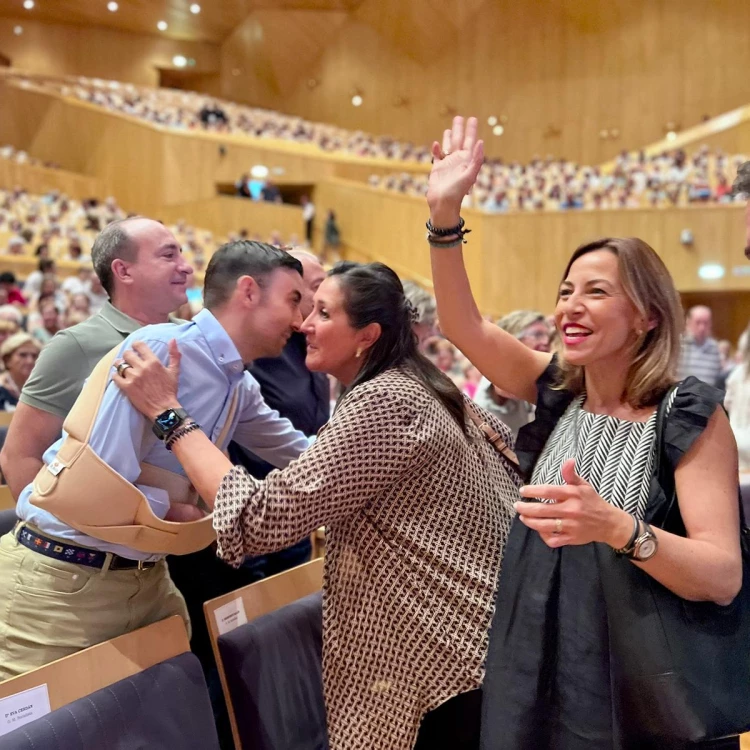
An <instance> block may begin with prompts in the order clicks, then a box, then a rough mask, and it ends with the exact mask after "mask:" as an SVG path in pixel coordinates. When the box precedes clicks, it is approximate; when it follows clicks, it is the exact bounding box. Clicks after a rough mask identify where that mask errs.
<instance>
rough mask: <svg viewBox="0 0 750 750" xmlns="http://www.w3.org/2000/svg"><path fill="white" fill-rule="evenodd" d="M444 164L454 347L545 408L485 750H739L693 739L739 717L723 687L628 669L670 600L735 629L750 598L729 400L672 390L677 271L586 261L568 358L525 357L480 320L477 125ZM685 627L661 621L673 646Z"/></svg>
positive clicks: (446, 150)
mask: <svg viewBox="0 0 750 750" xmlns="http://www.w3.org/2000/svg"><path fill="white" fill-rule="evenodd" d="M432 152H433V157H434V159H433V168H432V173H431V175H430V179H429V188H428V192H427V202H428V205H429V209H430V222H429V224H428V232H429V236H428V240H429V242H430V245H431V248H432V250H431V254H432V270H433V280H434V284H435V295H436V298H437V303H438V314H439V318H440V326H441V329H442V331H443V333H444V334H445V336H446V337H447V338H448V339H449V340H450V341H452V342H453V343H454V344H455V345H456V346H457V347H458V349H460V350H461V351H462V352H463V353H464V354H465V355H466V356H467V357H468V358H469V359H470V360H471V361H472V362H473V363H474V364H475V365H476V366H477V367H478V368H479V370H480V371H481V372H482V373H483V374H484V375H485V376H486V377H487V378H488V379H489V380H490V381H491V382H492V383H493V384H494V385H496V386H497V387H499V388H501V389H503V390H504V391H507V392H509V393H512V394H514V395H515V396H517V397H519V398H522V399H525V400H527V401H529V402H532V403H535V404H536V420H535V421H534V422H533V423H532V424H530V425H528V426H526V427H523V428H522V429H521V431H520V434H519V437H518V441H517V445H516V449H517V454H518V457H519V460H520V463H521V467H522V469H524V470H525V472H526V475H527V479H528V480H529V481H530V485H529V486H526V487H523V488H522V490H521V495H522V496H523V501H522V502H519V503H518V505H517V510H518V517H517V518H516V520H515V521H514V524H513V527H512V530H511V533H510V536H509V539H508V544H507V547H506V556H505V560H504V563H503V572H502V576H501V579H500V585H499V591H498V599H497V606H496V614H495V618H494V621H493V626H492V631H491V635H490V649H489V656H488V662H487V676H486V679H485V687H484V699H483V700H484V703H483V728H482V747H483V748H484V750H553V749H554V750H612V749H613V748H618V749H619V748H639V750H640V749H641V748H657V747H659V748H661V747H670V748H672V747H697V746H698V745H695V744H692V743H693V742H694V741H695V740H701V741H702V742H701V744H700V746H701V747H738V746H739V745H738V740H737V738H736V737H734V738H730V739H724V740H718V741H709V740H712V739H713V737H715V736H716V735H712V734H711V727H708V728H706V727H705V726H703V725H702V724H701V722H700V721H697V720H695V721H693V720H694V718H695V716H697V715H698V714H700V713H701V710H702V709H704V708H705V709H706V711H707V712H710V709H712V708H714V706H712V705H704V704H710V703H711V701H714V702H716V703H717V704H718V705H716V706H715V708H716V711H715V712H714V715H721V714H722V712H723V711H724V709H727V711H728V708H729V707H728V706H727V705H724V704H723V703H722V701H725V700H729V699H727V698H725V696H722V695H712V694H711V691H712V690H714V689H715V687H716V686H715V685H714V684H710V685H709V683H710V679H709V676H708V675H707V676H706V686H705V690H704V692H703V693H701V692H700V691H701V689H702V687H703V686H696V685H689V686H687V688H686V686H685V684H684V683H682V682H680V681H679V680H680V676H679V675H676V674H673V673H671V672H669V673H665V674H660V675H659V678H658V679H657V678H653V677H652V678H651V681H650V682H649V681H648V680H644V681H643V682H642V683H640V684H639V685H638V687H637V688H634V687H633V680H632V679H631V677H632V675H631V673H630V672H629V671H628V670H629V669H630V666H629V665H630V664H631V663H632V662H634V661H638V660H639V659H641V661H644V660H645V661H648V658H649V654H650V653H651V652H652V649H654V648H655V647H656V646H658V645H659V644H658V643H657V644H655V643H654V642H653V640H651V639H645V641H644V642H637V641H636V642H630V641H628V640H627V638H623V636H622V633H623V632H624V631H623V628H624V629H625V631H627V629H628V628H631V631H629V632H638V631H637V627H636V626H638V625H639V624H641V621H640V620H639V617H641V615H642V613H641V612H640V611H639V610H640V608H641V605H642V606H643V607H646V608H647V607H649V606H651V599H652V597H654V596H656V594H654V593H653V592H654V591H656V590H657V589H658V592H657V593H658V594H659V596H660V597H663V596H664V595H666V596H667V597H671V599H674V600H676V601H678V602H682V603H684V604H685V605H686V606H687V605H688V603H690V602H701V603H707V602H708V603H714V604H713V605H708V604H702V605H701V606H702V607H709V609H707V610H706V609H701V610H699V611H700V612H702V613H703V614H702V615H701V616H703V617H721V616H722V614H721V612H722V610H721V608H720V607H718V606H716V605H728V604H730V603H731V602H733V600H735V597H737V594H738V592H740V591H741V588H742V580H743V562H742V553H741V539H740V528H739V509H738V496H737V483H738V473H737V446H736V444H735V441H734V438H733V436H732V431H731V429H730V426H729V422H728V420H727V417H726V414H725V413H724V411H723V409H722V408H721V399H722V395H721V393H720V392H719V391H718V390H716V389H714V388H712V387H709V386H707V385H705V384H703V383H701V382H700V381H698V380H696V379H695V378H688V379H686V380H685V381H683V382H682V383H680V384H679V386H678V387H677V388H676V390H675V389H674V388H673V386H674V384H675V383H676V377H675V372H676V364H677V360H678V355H679V347H680V326H681V321H682V312H681V308H680V303H679V298H678V295H677V292H676V290H675V287H674V284H673V282H672V279H671V277H670V275H669V272H668V271H667V269H666V267H665V266H664V264H663V262H662V261H661V260H660V258H659V257H658V256H657V255H656V253H655V252H654V251H653V250H652V249H651V248H650V247H649V246H648V245H647V244H646V243H645V242H643V241H641V240H638V239H633V238H630V239H617V238H605V239H602V240H598V241H596V242H592V243H589V244H587V245H584V246H582V247H579V248H578V249H577V250H576V251H575V252H574V253H573V255H572V257H571V258H570V260H569V261H568V263H567V266H566V267H565V269H564V271H563V274H562V278H561V282H560V286H559V290H558V297H557V307H556V310H555V322H556V326H557V329H558V331H559V333H560V336H561V342H562V349H561V354H560V355H559V357H558V356H553V355H552V354H549V353H543V352H538V351H533V350H532V349H529V348H528V347H526V346H524V345H523V344H522V343H521V342H520V341H518V339H517V338H515V337H513V336H511V335H509V334H508V333H507V332H505V331H503V330H501V329H500V328H498V327H497V326H495V325H493V324H492V323H490V322H488V321H486V320H485V319H484V318H483V317H482V315H481V314H480V312H479V310H478V308H477V305H476V303H475V301H474V298H473V296H472V292H471V288H470V285H469V280H468V277H467V273H466V270H465V267H464V262H463V257H462V249H461V248H462V245H463V240H464V236H465V234H466V233H467V231H468V229H467V228H466V227H465V226H464V222H463V220H462V219H461V217H460V210H461V202H462V199H463V197H464V196H465V195H466V194H467V193H468V192H469V191H470V190H471V187H472V185H473V184H474V181H475V179H476V177H477V174H478V172H479V169H480V167H481V165H482V161H483V145H482V142H481V141H480V140H477V121H476V119H474V118H470V119H469V120H468V121H466V122H465V121H464V119H463V118H461V117H456V118H455V120H454V121H453V127H452V129H450V130H446V131H445V134H444V137H443V141H442V145H440V144H438V143H435V144H434V145H433V150H432ZM467 251H468V252H471V242H470V239H469V240H468V244H467ZM667 394H669V399H668V401H666V402H664V399H665V396H666V395H667ZM662 403H663V408H662V409H660V410H659V407H660V405H662ZM657 410H659V413H658V414H657ZM657 435H658V436H659V437H657ZM670 484H671V486H672V491H670V487H669V485H670ZM674 489H676V497H677V503H676V504H673V505H670V504H669V499H670V498H671V497H673V496H674V494H673V490H674ZM661 587H664V588H665V589H666V590H667V591H666V592H664V590H663V589H662V588H661ZM743 591H744V590H743ZM669 592H671V593H669ZM625 599H627V601H628V602H629V603H630V604H631V605H632V606H631V607H630V609H628V608H627V607H623V606H622V603H623V601H624V600H625ZM739 600H744V593H743V596H742V597H738V601H739ZM679 606H680V607H682V605H679ZM729 610H732V608H731V607H730V608H729ZM677 611H678V612H679V611H682V609H678V610H677ZM686 611H689V612H692V611H693V610H687V609H686ZM681 627H682V625H681V623H675V622H673V621H671V620H665V621H664V622H663V628H664V632H666V633H667V637H668V638H669V636H670V635H672V634H673V633H674V632H677V631H678V630H679V628H681ZM633 628H635V630H632V629H633ZM680 632H681V631H680ZM708 637H711V636H710V634H709V636H708ZM717 654H719V656H720V657H724V658H726V657H727V656H728V655H727V654H726V653H723V652H722V651H721V647H720V646H719V648H718V650H717ZM697 655H698V654H696V656H697ZM738 658H739V659H742V656H741V655H738ZM741 668H743V669H744V668H745V667H744V665H741ZM653 671H656V672H658V671H659V669H658V667H657V665H656V664H654V666H653ZM659 680H661V681H659ZM737 689H740V688H739V687H738V688H737ZM742 690H743V691H744V687H743V688H742ZM629 691H630V692H629ZM695 695H698V703H697V704H695V703H694V704H691V703H690V701H689V700H687V698H692V697H694V696H695ZM743 695H744V693H743ZM683 699H685V700H683ZM644 704H645V705H644ZM696 706H697V709H696V710H695V711H694V712H693V713H691V711H690V710H688V709H691V708H695V707H696ZM682 708H684V711H683V712H682V713H681V709H682ZM638 709H641V713H640V714H639V713H638ZM675 709H677V710H675ZM634 716H637V717H640V718H639V719H638V720H634V719H633V717H634ZM641 719H642V720H641ZM738 730H739V727H737V728H735V730H734V731H735V733H736V731H738ZM679 735H683V736H679Z"/></svg>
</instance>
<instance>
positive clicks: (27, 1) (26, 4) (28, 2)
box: [23, 0, 34, 10]
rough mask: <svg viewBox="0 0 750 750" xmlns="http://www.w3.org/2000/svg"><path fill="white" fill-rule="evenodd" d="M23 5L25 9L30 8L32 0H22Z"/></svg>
mask: <svg viewBox="0 0 750 750" xmlns="http://www.w3.org/2000/svg"><path fill="white" fill-rule="evenodd" d="M23 7H24V8H26V10H31V9H32V8H33V7H34V0H23Z"/></svg>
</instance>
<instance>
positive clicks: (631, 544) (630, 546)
mask: <svg viewBox="0 0 750 750" xmlns="http://www.w3.org/2000/svg"><path fill="white" fill-rule="evenodd" d="M632 518H633V533H632V534H631V535H630V540H629V541H628V543H627V544H626V545H625V546H624V547H620V549H616V550H615V554H616V555H629V554H632V552H633V550H635V542H636V539H638V532H639V531H640V525H639V523H638V519H637V518H636V517H635V516H632Z"/></svg>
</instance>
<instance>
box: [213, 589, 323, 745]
mask: <svg viewBox="0 0 750 750" xmlns="http://www.w3.org/2000/svg"><path fill="white" fill-rule="evenodd" d="M322 649H323V606H322V596H321V594H320V593H317V594H310V595H309V596H306V597H304V598H303V599H299V600H298V601H295V602H292V603H291V604H287V605H286V606H285V607H282V608H281V609H278V610H276V611H274V612H270V613H269V614H267V615H263V616H262V617H259V618H257V619H256V620H252V621H251V622H248V623H247V624H246V625H241V626H240V627H238V628H235V629H234V630H232V631H230V632H229V633H227V634H226V635H222V636H220V637H219V653H220V654H221V660H222V663H223V664H224V674H225V677H226V683H227V687H228V689H229V695H230V698H231V702H232V706H233V708H234V715H235V719H236V726H237V732H238V734H239V739H240V743H239V746H240V747H241V748H242V749H243V750H275V748H295V750H325V748H327V747H328V741H327V734H326V711H325V702H324V700H323V676H322Z"/></svg>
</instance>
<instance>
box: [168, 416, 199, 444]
mask: <svg viewBox="0 0 750 750" xmlns="http://www.w3.org/2000/svg"><path fill="white" fill-rule="evenodd" d="M200 428H201V426H200V425H199V424H198V423H197V422H189V423H188V424H181V425H180V426H179V427H178V428H177V429H176V430H175V431H174V432H173V433H172V434H171V435H170V436H169V437H168V438H167V441H166V443H165V444H164V447H165V448H166V449H167V450H168V451H171V450H172V446H173V445H174V444H175V443H176V442H177V441H178V440H179V439H180V438H183V437H185V435H187V434H188V433H190V432H192V431H193V430H200Z"/></svg>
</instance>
